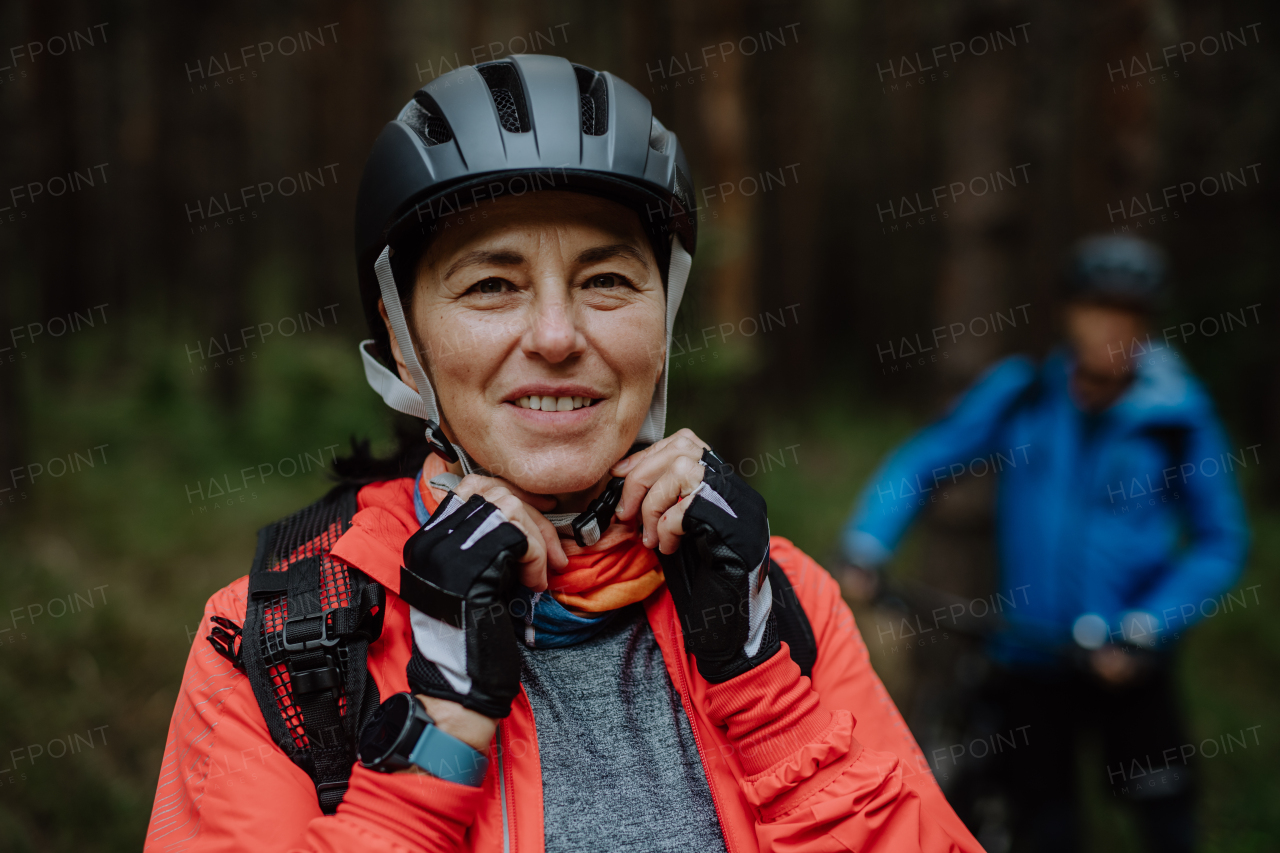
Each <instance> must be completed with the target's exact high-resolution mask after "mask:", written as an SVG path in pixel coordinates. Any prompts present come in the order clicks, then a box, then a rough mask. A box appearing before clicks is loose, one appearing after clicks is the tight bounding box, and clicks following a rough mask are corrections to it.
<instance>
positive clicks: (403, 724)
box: [356, 693, 489, 788]
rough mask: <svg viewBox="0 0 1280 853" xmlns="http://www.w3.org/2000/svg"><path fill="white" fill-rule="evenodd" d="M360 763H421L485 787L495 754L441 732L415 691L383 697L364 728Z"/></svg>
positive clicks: (382, 768)
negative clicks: (479, 749) (485, 780)
mask: <svg viewBox="0 0 1280 853" xmlns="http://www.w3.org/2000/svg"><path fill="white" fill-rule="evenodd" d="M356 757H357V758H359V759H360V763H361V764H362V765H363V766H365V767H368V768H369V769H370V770H376V771H378V772H379V773H394V772H396V771H397V770H407V769H408V768H410V767H420V768H421V769H423V770H425V771H426V772H428V773H430V774H431V775H432V776H435V777H436V778H437V779H444V780H445V781H447V782H458V783H460V784H462V785H470V786H472V787H475V788H478V787H480V784H481V782H483V781H484V774H485V771H486V770H488V769H489V758H488V756H486V755H485V754H484V753H482V752H479V751H477V750H476V749H474V748H473V747H472V746H470V745H469V744H466V743H463V742H462V741H460V740H458V739H457V738H456V737H454V736H453V735H451V734H448V733H447V732H443V731H441V730H440V729H439V728H438V727H437V726H436V723H435V720H433V719H431V716H430V715H429V714H427V710H426V708H423V707H422V703H421V702H419V701H418V699H417V698H416V697H415V696H414V695H413V694H412V693H397V694H395V695H394V696H392V697H390V698H389V699H387V701H385V702H383V703H382V704H381V705H380V706H379V707H378V710H377V711H375V712H374V714H373V716H372V717H371V718H370V719H369V722H368V723H367V724H365V727H364V730H363V731H362V732H361V733H360V750H359V752H358V753H357V756H356Z"/></svg>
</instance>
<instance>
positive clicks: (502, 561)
mask: <svg viewBox="0 0 1280 853" xmlns="http://www.w3.org/2000/svg"><path fill="white" fill-rule="evenodd" d="M528 547H529V542H528V540H527V539H526V538H525V535H524V533H522V532H521V531H520V529H519V528H518V527H516V526H515V525H514V524H512V523H511V522H509V521H507V517H506V516H505V515H503V514H502V512H501V511H500V510H499V509H498V508H497V507H496V506H494V505H493V504H491V503H489V502H488V501H486V500H485V499H484V498H482V497H480V496H479V495H474V496H472V498H471V499H470V500H468V501H467V502H466V503H463V501H462V499H461V498H459V497H458V496H457V495H455V494H454V493H453V492H449V493H448V494H447V495H446V496H445V498H444V500H443V501H441V502H440V506H439V507H438V508H437V509H436V511H435V512H434V513H432V515H431V517H430V518H429V519H427V523H426V524H424V525H423V526H422V529H421V530H419V531H418V532H417V533H415V534H413V536H411V537H409V541H408V542H406V543H405V545H404V566H403V567H402V568H401V570H400V597H401V598H403V599H404V600H405V601H407V602H408V603H409V605H410V608H411V610H410V613H409V616H410V622H411V623H412V625H413V639H414V644H413V645H414V649H413V656H412V657H411V658H410V659H409V667H408V675H409V687H410V689H411V690H413V692H415V693H423V694H426V695H427V696H437V697H439V698H442V699H450V700H452V701H454V702H458V703H459V704H461V705H463V706H464V707H467V708H470V709H471V710H473V711H477V712H479V713H481V714H484V715H485V716H486V717H493V718H501V717H506V716H507V715H508V714H510V713H511V700H512V699H514V698H515V696H516V693H518V692H519V690H520V653H519V651H518V650H517V649H516V622H515V621H513V620H514V617H513V615H512V612H511V603H512V601H513V599H516V598H518V591H517V590H518V585H517V580H516V565H517V563H518V562H519V560H520V558H521V557H523V556H524V554H525V551H526V550H527V549H528Z"/></svg>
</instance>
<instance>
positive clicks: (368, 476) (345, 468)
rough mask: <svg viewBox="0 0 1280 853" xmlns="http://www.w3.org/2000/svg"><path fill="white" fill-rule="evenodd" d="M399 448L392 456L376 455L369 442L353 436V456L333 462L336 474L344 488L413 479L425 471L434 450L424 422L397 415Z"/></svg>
mask: <svg viewBox="0 0 1280 853" xmlns="http://www.w3.org/2000/svg"><path fill="white" fill-rule="evenodd" d="M392 430H393V432H394V434H395V439H396V449H395V450H394V451H393V452H392V454H391V455H390V456H383V457H379V456H374V455H373V451H372V450H371V449H370V447H369V439H367V438H361V439H357V438H356V437H355V436H354V435H353V436H351V453H350V454H349V455H347V456H340V457H338V458H337V459H335V460H334V461H333V474H332V476H333V477H334V479H336V480H337V481H338V483H339V485H340V486H364V485H367V484H369V483H378V482H381V481H383V480H395V479H398V478H400V477H411V476H413V475H414V474H416V473H417V472H418V471H420V470H421V469H422V463H424V462H426V461H427V456H428V455H429V454H430V453H431V449H430V448H429V447H428V446H427V439H426V436H425V435H424V434H423V431H422V423H421V422H420V421H419V420H418V419H417V418H411V417H409V416H408V415H401V414H399V413H396V414H395V417H394V420H393V422H392Z"/></svg>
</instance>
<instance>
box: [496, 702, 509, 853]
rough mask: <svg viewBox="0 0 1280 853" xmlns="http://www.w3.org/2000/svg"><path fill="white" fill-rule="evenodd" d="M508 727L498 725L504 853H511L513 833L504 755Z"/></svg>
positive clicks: (499, 783)
mask: <svg viewBox="0 0 1280 853" xmlns="http://www.w3.org/2000/svg"><path fill="white" fill-rule="evenodd" d="M505 739H506V726H504V725H503V724H502V723H498V793H499V795H500V796H501V800H502V853H511V833H510V829H509V827H508V825H507V770H506V767H505V766H504V762H503V759H502V754H503V753H504V752H506V743H505Z"/></svg>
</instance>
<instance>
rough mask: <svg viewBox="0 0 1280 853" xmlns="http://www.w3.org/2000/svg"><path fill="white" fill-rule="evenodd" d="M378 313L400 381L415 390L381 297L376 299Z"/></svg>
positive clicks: (415, 387) (414, 383) (416, 388)
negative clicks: (385, 328) (389, 342)
mask: <svg viewBox="0 0 1280 853" xmlns="http://www.w3.org/2000/svg"><path fill="white" fill-rule="evenodd" d="M378 314H379V315H380V316H381V317H382V322H383V324H384V325H385V326H386V327H387V335H388V336H389V337H390V338H391V357H392V358H394V359H395V360H396V371H397V372H398V373H399V374H400V381H401V382H403V383H404V384H405V385H408V386H409V387H410V388H412V389H413V390H414V391H417V390H418V383H416V382H414V381H413V377H412V376H410V375H409V368H408V367H406V366H405V363H404V356H403V355H401V354H400V344H399V342H398V341H396V333H395V331H394V330H393V329H392V328H391V319H390V318H389V317H387V306H386V305H384V304H383V302H382V300H381V299H379V300H378Z"/></svg>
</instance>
